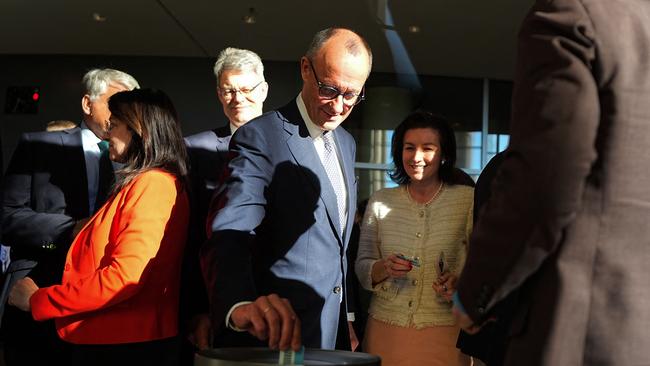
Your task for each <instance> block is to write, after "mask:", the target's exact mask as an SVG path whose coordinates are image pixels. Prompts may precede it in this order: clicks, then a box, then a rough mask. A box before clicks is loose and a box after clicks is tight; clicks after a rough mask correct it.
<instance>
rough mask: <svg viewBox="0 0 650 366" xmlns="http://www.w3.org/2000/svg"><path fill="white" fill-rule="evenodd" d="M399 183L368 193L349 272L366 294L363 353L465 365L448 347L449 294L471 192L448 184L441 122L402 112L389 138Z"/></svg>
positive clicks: (446, 139) (396, 360) (452, 146)
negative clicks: (353, 268)
mask: <svg viewBox="0 0 650 366" xmlns="http://www.w3.org/2000/svg"><path fill="white" fill-rule="evenodd" d="M392 156H393V162H394V165H395V168H394V171H393V172H392V173H391V179H392V180H393V181H394V182H395V183H397V184H399V186H398V187H395V188H384V189H381V190H379V191H377V192H375V193H374V194H373V196H372V197H371V198H370V202H369V203H368V208H367V209H366V213H365V217H364V219H363V222H362V227H361V238H360V243H359V253H358V256H357V262H356V273H357V276H358V278H359V281H360V282H361V284H362V286H363V287H365V288H366V289H368V290H371V291H373V295H372V299H371V303H370V308H369V319H368V325H367V328H366V334H365V339H364V348H363V349H364V351H365V352H368V353H372V354H376V355H379V356H381V358H382V364H386V365H440V366H450V365H469V363H470V359H469V358H468V357H467V356H465V355H462V354H460V352H459V351H458V349H456V339H457V337H458V333H459V328H458V327H457V326H456V324H455V322H454V318H453V316H452V314H451V303H450V300H451V295H452V294H453V291H454V289H455V283H456V280H457V277H458V275H459V274H460V272H461V270H462V267H463V263H464V258H465V254H466V252H465V251H466V244H467V241H468V238H469V235H470V232H471V230H472V209H473V204H472V202H473V188H472V187H468V186H465V185H457V184H452V182H453V172H454V163H455V161H456V141H455V137H454V132H453V130H452V129H451V127H450V126H449V125H448V124H447V122H446V121H445V120H444V119H442V118H441V117H438V116H434V115H432V114H431V113H427V112H415V113H413V114H411V115H409V116H408V117H407V118H406V119H405V120H404V121H403V122H402V123H401V124H400V125H399V126H398V127H397V129H396V130H395V133H394V135H393V140H392Z"/></svg>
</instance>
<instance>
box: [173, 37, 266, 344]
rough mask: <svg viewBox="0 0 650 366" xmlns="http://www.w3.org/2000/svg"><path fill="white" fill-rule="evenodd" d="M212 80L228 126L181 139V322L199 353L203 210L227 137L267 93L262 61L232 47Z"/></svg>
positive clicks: (206, 326)
mask: <svg viewBox="0 0 650 366" xmlns="http://www.w3.org/2000/svg"><path fill="white" fill-rule="evenodd" d="M214 75H215V76H216V78H217V96H218V98H219V101H220V102H221V105H222V106H223V112H224V114H225V115H226V117H227V118H228V121H229V123H228V124H226V125H224V126H221V127H218V128H215V129H213V130H209V131H204V132H200V133H198V134H195V135H191V136H188V137H186V138H185V143H186V145H187V148H188V153H189V156H190V163H191V173H190V174H191V181H192V188H193V192H194V197H193V209H192V229H191V232H190V236H189V240H188V243H189V244H188V248H187V253H186V258H187V261H186V263H185V266H184V274H183V281H184V283H183V286H182V287H183V289H184V290H183V294H182V295H181V299H182V302H181V306H182V307H181V317H182V320H183V321H189V322H190V329H189V333H190V341H191V342H192V343H194V344H195V345H196V346H197V347H199V348H206V347H208V339H209V334H210V321H209V318H208V316H207V311H208V300H207V297H206V296H207V295H206V294H205V288H204V286H203V281H202V280H201V278H200V276H201V275H200V269H199V263H198V249H199V247H200V246H201V244H203V242H204V241H205V239H206V229H205V227H206V216H207V212H208V207H209V204H210V201H211V198H212V194H213V192H214V189H215V187H216V185H217V181H218V179H219V175H220V173H221V171H222V170H223V168H224V167H225V166H226V164H227V162H228V145H229V143H230V137H231V136H232V134H233V133H234V132H235V131H236V130H237V128H239V127H241V126H243V125H244V124H245V123H247V122H248V121H250V120H252V119H253V118H256V117H258V116H260V115H261V114H262V105H263V103H264V100H266V96H267V93H268V89H269V86H268V84H267V82H266V81H265V80H264V65H263V64H262V60H261V59H260V57H259V56H258V55H257V54H256V53H255V52H253V51H249V50H244V49H239V48H232V47H229V48H226V49H224V50H223V51H221V52H220V53H219V57H218V58H217V61H216V62H215V64H214ZM186 292H187V293H186ZM203 313H205V314H203ZM197 314H200V315H197ZM183 318H191V319H183Z"/></svg>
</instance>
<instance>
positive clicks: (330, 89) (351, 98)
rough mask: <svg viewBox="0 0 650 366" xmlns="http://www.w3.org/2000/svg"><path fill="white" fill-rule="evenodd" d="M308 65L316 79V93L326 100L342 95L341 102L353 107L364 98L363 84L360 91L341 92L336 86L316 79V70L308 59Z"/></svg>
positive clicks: (364, 89)
mask: <svg viewBox="0 0 650 366" xmlns="http://www.w3.org/2000/svg"><path fill="white" fill-rule="evenodd" d="M309 66H310V67H311V72H312V73H314V79H315V80H316V84H317V85H318V95H319V96H320V97H321V98H323V99H327V100H332V99H336V98H338V97H339V95H342V96H343V104H345V105H346V106H348V107H353V106H355V105H357V104H359V103H361V101H362V100H364V99H366V95H365V94H366V93H365V91H366V88H365V86H364V87H363V88H362V89H361V93H353V92H345V93H344V92H342V91H340V90H339V89H338V88H336V87H334V86H331V85H327V84H323V83H321V82H320V80H318V76H316V70H314V64H313V62H311V60H309Z"/></svg>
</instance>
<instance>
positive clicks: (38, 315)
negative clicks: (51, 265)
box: [10, 89, 189, 366]
mask: <svg viewBox="0 0 650 366" xmlns="http://www.w3.org/2000/svg"><path fill="white" fill-rule="evenodd" d="M109 109H110V111H111V113H112V115H111V118H110V125H109V155H110V158H111V160H113V161H116V162H120V163H124V164H125V165H124V167H123V168H122V169H121V170H119V171H118V172H117V181H116V183H115V186H114V188H113V194H112V196H111V197H110V198H109V199H108V200H107V202H106V204H105V205H104V206H103V207H102V208H101V209H99V210H98V211H97V213H96V214H95V215H94V216H93V217H92V218H90V220H89V221H88V223H87V224H86V225H85V226H84V228H83V229H82V230H81V231H80V232H79V234H78V235H77V237H76V238H75V240H74V242H73V243H72V245H71V246H70V249H69V251H68V255H67V259H66V264H65V269H64V272H63V280H62V283H61V285H56V286H51V287H45V288H40V289H39V288H38V287H37V286H36V285H35V284H34V282H33V281H32V280H31V279H30V278H29V277H27V278H25V279H23V280H22V281H20V282H18V283H17V284H16V285H15V286H14V288H13V289H12V291H11V293H10V303H11V304H13V305H15V306H18V307H19V308H21V309H22V310H25V311H31V313H32V316H33V318H34V319H35V320H46V319H52V318H54V319H55V321H56V327H57V331H58V334H59V336H60V337H61V338H62V339H63V340H64V341H67V342H69V343H71V346H70V348H71V353H72V356H71V357H72V360H71V363H72V364H73V365H75V364H79V365H81V364H84V365H86V364H87V365H114V364H120V365H124V364H134V365H136V364H137V365H156V366H158V365H167V364H174V363H176V362H177V360H178V359H177V357H178V344H179V343H178V341H177V335H178V300H179V299H178V296H179V280H180V266H181V259H182V255H183V249H184V246H185V240H186V235H187V223H188V216H189V215H188V214H189V204H188V197H187V192H186V189H185V187H186V182H185V181H186V175H187V166H186V152H185V145H184V143H183V139H182V135H181V131H180V126H179V123H178V119H177V117H176V112H175V110H174V107H173V105H172V103H171V101H170V100H169V98H168V97H167V96H166V95H165V94H164V93H162V92H160V91H155V90H148V89H141V90H138V89H136V90H133V91H126V92H121V93H117V94H115V95H114V96H112V97H111V98H110V100H109ZM36 346H38V345H36Z"/></svg>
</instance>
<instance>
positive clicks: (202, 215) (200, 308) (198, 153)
mask: <svg viewBox="0 0 650 366" xmlns="http://www.w3.org/2000/svg"><path fill="white" fill-rule="evenodd" d="M229 143H230V126H229V125H225V126H222V127H219V128H216V129H214V130H210V131H203V132H199V133H197V134H194V135H191V136H188V137H185V146H186V147H187V154H188V156H189V160H190V185H191V189H190V203H191V214H190V226H189V233H188V240H187V245H186V247H185V258H184V260H183V271H182V275H181V296H180V311H179V314H180V320H181V325H184V324H189V323H188V321H189V320H191V319H192V317H194V316H195V315H197V314H200V313H207V312H208V298H207V294H206V292H205V286H204V283H203V279H202V277H201V270H200V265H199V258H198V256H199V248H200V247H201V245H202V244H203V242H205V240H206V217H207V214H208V208H209V205H210V201H211V199H212V195H213V193H214V190H215V187H217V185H218V184H219V178H220V176H221V174H222V172H223V169H224V168H225V167H226V163H227V162H228V144H229Z"/></svg>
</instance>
